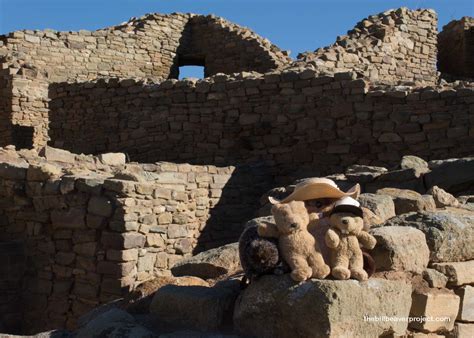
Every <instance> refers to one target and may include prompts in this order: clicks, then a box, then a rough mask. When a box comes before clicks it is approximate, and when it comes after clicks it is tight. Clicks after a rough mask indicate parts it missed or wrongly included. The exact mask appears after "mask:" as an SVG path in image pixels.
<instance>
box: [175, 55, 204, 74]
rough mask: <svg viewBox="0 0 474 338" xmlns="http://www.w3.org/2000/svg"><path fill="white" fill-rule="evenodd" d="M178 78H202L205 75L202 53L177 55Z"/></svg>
mask: <svg viewBox="0 0 474 338" xmlns="http://www.w3.org/2000/svg"><path fill="white" fill-rule="evenodd" d="M178 67H179V68H178V79H180V80H182V79H184V78H189V77H194V78H197V79H204V78H205V77H206V64H205V57H204V56H203V55H194V54H193V55H179V57H178Z"/></svg>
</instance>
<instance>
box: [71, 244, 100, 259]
mask: <svg viewBox="0 0 474 338" xmlns="http://www.w3.org/2000/svg"><path fill="white" fill-rule="evenodd" d="M96 250H97V243H96V242H90V243H80V244H76V245H74V248H73V251H74V252H75V253H77V254H78V255H81V256H87V257H95V255H96Z"/></svg>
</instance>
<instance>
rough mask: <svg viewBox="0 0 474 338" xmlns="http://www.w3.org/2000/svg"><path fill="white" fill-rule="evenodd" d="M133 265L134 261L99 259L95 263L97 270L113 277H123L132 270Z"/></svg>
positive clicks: (134, 264)
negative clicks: (119, 261)
mask: <svg viewBox="0 0 474 338" xmlns="http://www.w3.org/2000/svg"><path fill="white" fill-rule="evenodd" d="M135 266H136V262H135V261H131V262H125V263H117V262H109V261H101V262H98V263H97V272H98V273H100V274H104V275H111V276H114V277H125V276H128V275H129V274H130V273H131V272H132V271H133V269H134V268H135Z"/></svg>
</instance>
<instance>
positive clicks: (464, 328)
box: [454, 322, 474, 338]
mask: <svg viewBox="0 0 474 338" xmlns="http://www.w3.org/2000/svg"><path fill="white" fill-rule="evenodd" d="M454 334H455V337H456V338H472V337H474V324H471V323H459V322H458V323H455V324H454Z"/></svg>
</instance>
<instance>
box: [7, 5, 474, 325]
mask: <svg viewBox="0 0 474 338" xmlns="http://www.w3.org/2000/svg"><path fill="white" fill-rule="evenodd" d="M436 25H437V18H436V14H435V13H434V12H433V11H432V10H416V11H411V10H408V9H406V8H402V9H399V10H391V11H387V12H384V13H381V14H379V15H375V16H370V17H368V18H367V19H365V20H363V21H361V22H360V23H358V24H357V25H356V27H355V28H354V29H353V30H351V31H350V32H349V33H348V35H347V36H344V37H339V38H338V39H337V41H336V43H335V44H334V45H332V46H329V47H326V48H323V49H318V50H317V51H315V52H312V53H304V54H302V55H301V56H300V57H299V58H298V59H297V60H295V61H294V60H291V59H290V58H289V57H288V53H287V52H285V51H281V50H280V49H278V48H277V47H276V46H274V45H272V44H271V43H270V42H269V41H268V40H266V39H263V38H261V37H259V36H258V35H256V34H255V33H253V32H251V31H250V30H248V29H246V28H242V27H239V26H237V25H235V24H232V23H229V22H227V21H225V20H223V19H220V18H217V17H214V16H199V15H193V14H171V15H159V14H150V15H146V16H144V17H141V18H134V19H131V20H130V21H129V22H127V23H124V24H122V25H119V26H115V27H111V28H106V29H101V30H98V31H94V32H88V31H79V32H54V31H20V32H13V33H11V34H9V35H8V36H1V37H0V65H1V67H0V146H3V147H6V146H8V145H14V146H16V149H17V150H18V149H23V150H21V151H15V150H13V148H12V147H11V146H10V147H6V148H4V149H3V150H1V151H0V215H1V219H2V221H1V223H0V262H4V264H2V265H1V271H2V274H1V275H0V276H1V277H0V329H2V330H4V331H9V332H35V331H40V330H46V329H48V328H54V327H55V328H58V327H74V326H75V323H76V320H77V318H78V317H79V316H80V315H81V314H83V313H84V312H86V311H88V310H89V309H91V308H93V307H95V306H97V305H98V304H101V303H104V302H107V301H110V300H113V299H117V298H119V297H121V296H122V295H123V294H124V293H127V292H128V291H130V290H131V289H133V288H134V287H135V286H136V285H137V284H138V283H140V282H142V281H144V280H146V279H149V278H151V277H152V276H154V275H159V274H169V268H170V267H171V266H172V265H173V264H174V263H175V262H177V261H178V260H179V259H182V258H183V257H186V256H189V255H191V254H192V253H193V252H198V251H200V250H203V249H207V248H211V247H215V246H219V245H221V244H225V243H229V242H231V241H234V240H235V239H236V238H237V237H238V235H239V233H240V232H241V229H242V225H243V223H244V222H245V221H246V220H248V219H250V218H252V217H253V216H254V215H255V212H256V211H257V208H258V203H257V201H258V198H259V197H260V196H261V195H262V193H263V192H265V191H266V190H267V189H269V188H270V187H272V186H274V184H275V182H283V183H287V182H289V181H292V180H293V179H294V178H298V177H304V176H315V175H324V174H329V173H333V172H341V171H342V170H343V169H344V168H345V167H346V166H348V165H350V164H353V163H359V164H371V165H384V166H392V165H394V164H396V163H398V162H399V160H400V158H401V157H402V156H403V155H406V154H415V155H419V156H421V157H423V158H425V159H443V158H449V157H456V156H458V157H460V156H469V155H472V154H473V153H474V142H473V141H474V86H473V85H472V82H470V81H453V82H451V83H448V82H446V81H445V80H441V78H440V76H439V72H438V70H437V69H436V62H437V60H438V64H439V70H440V71H442V72H447V73H449V76H450V77H451V78H452V79H454V80H455V79H456V77H455V76H456V74H457V73H456V72H455V71H451V70H449V69H448V68H443V67H444V66H442V64H451V63H453V62H454V61H452V59H450V58H447V57H444V56H442V55H448V54H447V53H446V50H449V48H454V47H449V48H445V43H444V42H443V41H449V42H447V43H446V45H447V44H448V43H450V42H451V41H453V39H452V38H450V36H452V34H457V35H456V36H460V37H461V41H462V43H461V44H459V48H461V49H462V50H464V54H462V53H460V54H459V53H458V54H459V55H458V57H459V58H462V57H464V59H462V60H460V61H459V62H458V61H455V62H457V63H458V64H460V65H463V67H464V68H463V70H462V71H461V73H459V74H460V76H462V79H463V80H466V79H469V76H472V73H469V71H468V69H470V68H469V67H470V66H469V64H470V63H469V62H470V59H469V58H467V57H466V55H469V51H470V50H472V46H473V40H472V38H471V36H472V34H471V35H469V34H468V33H467V32H469V31H472V28H469V27H472V20H470V19H463V21H462V25H463V26H462V27H463V29H462V30H461V31H462V32H464V33H463V34H464V35H463V34H461V33H459V29H458V28H456V27H458V26H459V24H458V23H453V24H450V25H448V26H446V28H445V31H444V32H443V33H442V34H439V35H438V34H437V29H436ZM469 29H470V30H469ZM443 36H447V38H443ZM437 41H438V43H439V44H438V45H437ZM456 48H458V47H456ZM438 49H439V50H440V53H439V57H438ZM463 55H464V56H463ZM184 65H200V66H204V68H205V76H206V78H205V79H201V80H198V79H187V80H182V81H178V80H177V77H178V75H179V67H180V66H184ZM453 76H454V78H453ZM52 147H54V148H52ZM57 148H62V149H65V150H68V151H71V152H72V153H70V152H67V151H62V150H60V149H57ZM25 149H32V150H25ZM109 152H120V153H124V154H119V155H117V154H103V153H109ZM38 153H39V154H40V155H39V154H38ZM74 153H76V154H79V153H85V154H87V155H75V154H74ZM101 154H102V155H101ZM126 156H127V157H128V161H127V162H130V161H133V162H135V163H125V162H126V161H125V157H126ZM163 161H167V162H163ZM19 299H20V300H21V302H18V301H17V300H19ZM12 303H15V304H19V305H17V306H14V307H12V306H11V304H12ZM22 323H23V324H22ZM2 325H3V327H2ZM0 331H1V330H0Z"/></svg>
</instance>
